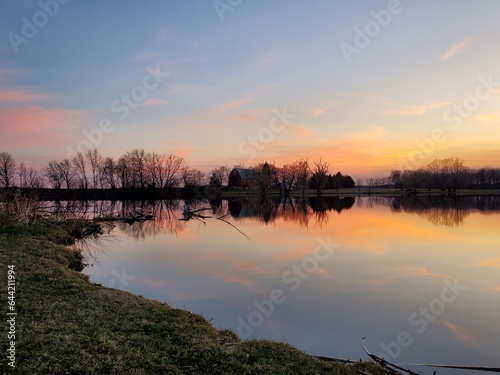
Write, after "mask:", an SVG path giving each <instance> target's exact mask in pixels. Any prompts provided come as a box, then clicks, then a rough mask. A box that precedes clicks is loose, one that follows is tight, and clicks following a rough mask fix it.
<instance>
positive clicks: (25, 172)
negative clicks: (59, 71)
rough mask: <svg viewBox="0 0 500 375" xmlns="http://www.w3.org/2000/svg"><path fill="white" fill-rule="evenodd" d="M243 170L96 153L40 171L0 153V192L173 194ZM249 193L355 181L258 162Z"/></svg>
mask: <svg viewBox="0 0 500 375" xmlns="http://www.w3.org/2000/svg"><path fill="white" fill-rule="evenodd" d="M237 167H240V168H243V166H242V165H235V166H232V167H230V166H228V165H223V166H220V167H217V168H214V169H213V170H211V171H210V172H209V173H208V174H207V173H204V172H202V171H200V170H198V169H196V168H192V167H190V166H189V165H188V164H187V163H186V161H185V160H184V159H183V158H182V157H179V156H176V155H173V154H158V153H155V152H146V151H144V150H143V149H133V150H131V151H127V152H126V153H125V154H123V155H121V156H120V157H119V158H116V159H115V158H113V157H106V156H104V155H102V154H101V153H100V152H99V151H98V150H97V149H93V150H87V151H86V152H84V153H83V152H78V153H76V154H75V155H74V156H73V157H71V158H65V159H63V160H60V161H58V160H52V161H50V162H49V163H48V164H47V165H46V166H45V167H44V168H42V169H41V170H36V169H34V168H28V167H26V166H25V165H24V163H20V164H18V163H17V162H16V161H15V160H14V158H13V157H12V155H11V154H9V153H7V152H0V187H6V188H9V187H21V188H45V187H48V188H53V189H119V188H124V189H148V188H158V189H172V188H182V187H183V188H194V187H199V186H204V185H207V184H211V185H215V186H218V187H222V186H226V185H227V184H228V177H229V173H230V172H231V170H232V169H233V168H237ZM247 168H248V169H253V170H254V171H255V172H256V176H257V178H256V181H255V185H254V186H252V187H253V188H261V189H263V190H266V189H270V188H271V187H275V188H278V189H280V190H283V192H285V193H288V192H289V191H290V190H291V189H303V190H305V189H316V190H318V191H319V190H322V189H339V188H348V187H354V186H355V183H354V180H353V179H352V178H351V177H350V176H344V175H342V174H341V173H340V172H338V173H337V174H333V175H332V174H329V172H328V170H329V166H328V163H326V162H324V161H322V160H321V159H320V160H319V161H313V162H312V163H311V162H309V161H308V160H305V159H300V160H297V161H294V162H291V163H287V164H284V165H283V166H281V167H279V166H277V165H275V163H268V162H265V163H260V164H257V165H255V166H252V167H247Z"/></svg>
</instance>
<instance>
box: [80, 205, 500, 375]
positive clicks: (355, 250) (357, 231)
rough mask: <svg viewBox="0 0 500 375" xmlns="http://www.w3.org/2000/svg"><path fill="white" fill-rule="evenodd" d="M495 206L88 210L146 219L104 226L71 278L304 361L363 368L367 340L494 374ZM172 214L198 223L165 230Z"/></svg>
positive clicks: (382, 348) (377, 350) (498, 259)
mask: <svg viewBox="0 0 500 375" xmlns="http://www.w3.org/2000/svg"><path fill="white" fill-rule="evenodd" d="M499 202H500V200H499V199H498V198H493V197H489V198H484V197H483V198H481V197H469V198H443V199H440V198H435V199H429V198H421V199H415V198H409V199H401V198H369V197H362V198H344V199H330V200H318V199H313V200H310V201H308V202H305V203H301V202H281V203H280V202H274V201H265V202H261V201H260V200H259V199H255V200H250V201H248V200H245V201H230V202H228V201H219V202H212V204H210V203H208V202H207V203H203V202H191V203H189V202H188V203H185V202H182V201H176V202H158V203H156V204H155V205H154V206H148V205H146V204H144V203H141V202H127V204H117V205H111V203H109V202H100V203H99V204H100V206H99V210H107V213H108V214H109V213H110V212H115V213H117V212H121V213H122V214H124V215H126V214H127V213H128V212H129V210H130V209H132V208H133V207H139V206H143V207H145V208H150V209H154V213H155V215H156V217H157V219H156V220H155V221H151V222H144V223H135V224H133V225H129V224H126V223H117V226H116V227H115V228H114V229H113V230H112V231H111V232H110V235H107V236H104V237H103V238H102V239H101V240H100V241H99V243H98V244H97V245H94V246H91V248H90V249H89V256H91V258H92V259H91V260H90V261H91V262H94V263H95V264H94V266H93V267H88V268H86V269H85V271H84V272H85V273H87V274H89V275H90V276H91V280H92V281H94V282H96V283H100V284H103V285H106V286H112V287H115V288H120V289H123V290H127V291H130V292H132V293H134V294H140V295H143V296H146V297H149V298H154V299H157V300H160V301H164V302H167V303H168V304H170V305H171V306H173V307H177V308H182V309H186V310H189V311H192V312H195V313H199V314H201V315H203V316H204V317H205V318H207V319H209V320H211V322H212V324H213V325H214V326H215V327H217V328H230V329H232V330H234V331H237V332H238V333H239V334H240V336H242V337H245V338H248V339H253V338H266V339H272V340H277V341H285V342H288V343H290V344H292V345H294V346H297V347H298V348H300V349H302V350H304V351H305V352H307V353H310V354H315V355H324V356H333V357H338V358H350V359H359V358H363V359H367V356H366V355H365V353H364V352H363V350H362V346H361V338H362V337H363V336H367V338H366V339H365V344H366V346H367V348H368V349H369V350H370V351H371V352H373V353H374V354H379V355H383V356H384V357H385V358H386V359H388V360H391V361H392V362H395V363H405V364H411V363H442V364H456V365H459V364H464V365H478V366H496V367H500V359H499V355H498V353H499V349H500V324H499V320H500V319H499V313H500V298H499V297H500V246H499V244H500V231H499V224H500V203H499ZM185 204H186V205H188V206H189V207H191V208H192V209H196V208H203V207H207V208H210V209H209V210H206V211H202V212H199V214H202V215H204V216H210V217H208V218H204V219H203V218H198V219H196V218H195V219H191V220H189V221H181V220H178V219H179V218H182V217H183V216H182V209H183V207H184V205H185ZM93 209H94V210H96V209H95V208H93ZM220 217H222V220H219V219H217V218H220ZM398 340H399V343H398ZM419 371H423V373H425V374H432V372H433V369H429V368H419ZM438 373H439V374H448V373H451V372H449V371H447V370H438ZM454 373H457V372H454ZM459 373H460V372H459ZM466 373H469V374H473V373H474V372H471V371H469V372H466Z"/></svg>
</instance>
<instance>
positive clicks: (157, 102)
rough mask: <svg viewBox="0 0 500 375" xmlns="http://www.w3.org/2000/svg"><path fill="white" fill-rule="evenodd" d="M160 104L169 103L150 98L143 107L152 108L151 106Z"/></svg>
mask: <svg viewBox="0 0 500 375" xmlns="http://www.w3.org/2000/svg"><path fill="white" fill-rule="evenodd" d="M159 104H167V101H166V100H164V99H160V98H149V99H148V100H146V101H145V102H144V103H142V105H143V106H146V107H147V106H151V105H159Z"/></svg>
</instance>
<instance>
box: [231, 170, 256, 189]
mask: <svg viewBox="0 0 500 375" xmlns="http://www.w3.org/2000/svg"><path fill="white" fill-rule="evenodd" d="M258 177H259V174H258V173H257V171H255V170H253V169H244V168H234V169H233V170H232V171H231V173H229V177H228V180H227V186H229V187H238V188H248V187H252V186H254V185H256V182H257V181H258Z"/></svg>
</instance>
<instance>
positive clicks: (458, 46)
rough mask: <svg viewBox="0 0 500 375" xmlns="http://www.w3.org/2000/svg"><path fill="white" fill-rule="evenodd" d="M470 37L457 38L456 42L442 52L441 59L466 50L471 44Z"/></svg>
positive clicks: (446, 58) (471, 39)
mask: <svg viewBox="0 0 500 375" xmlns="http://www.w3.org/2000/svg"><path fill="white" fill-rule="evenodd" d="M473 40H474V39H473V38H472V37H465V38H463V39H462V40H459V41H458V42H457V43H455V44H454V45H453V46H452V47H451V48H450V49H449V50H448V51H446V52H445V53H443V55H441V59H440V60H441V61H445V60H448V59H450V58H452V57H453V56H456V55H458V54H460V53H462V52H464V51H466V50H467V49H468V48H469V47H470V46H471V44H472V42H473Z"/></svg>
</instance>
